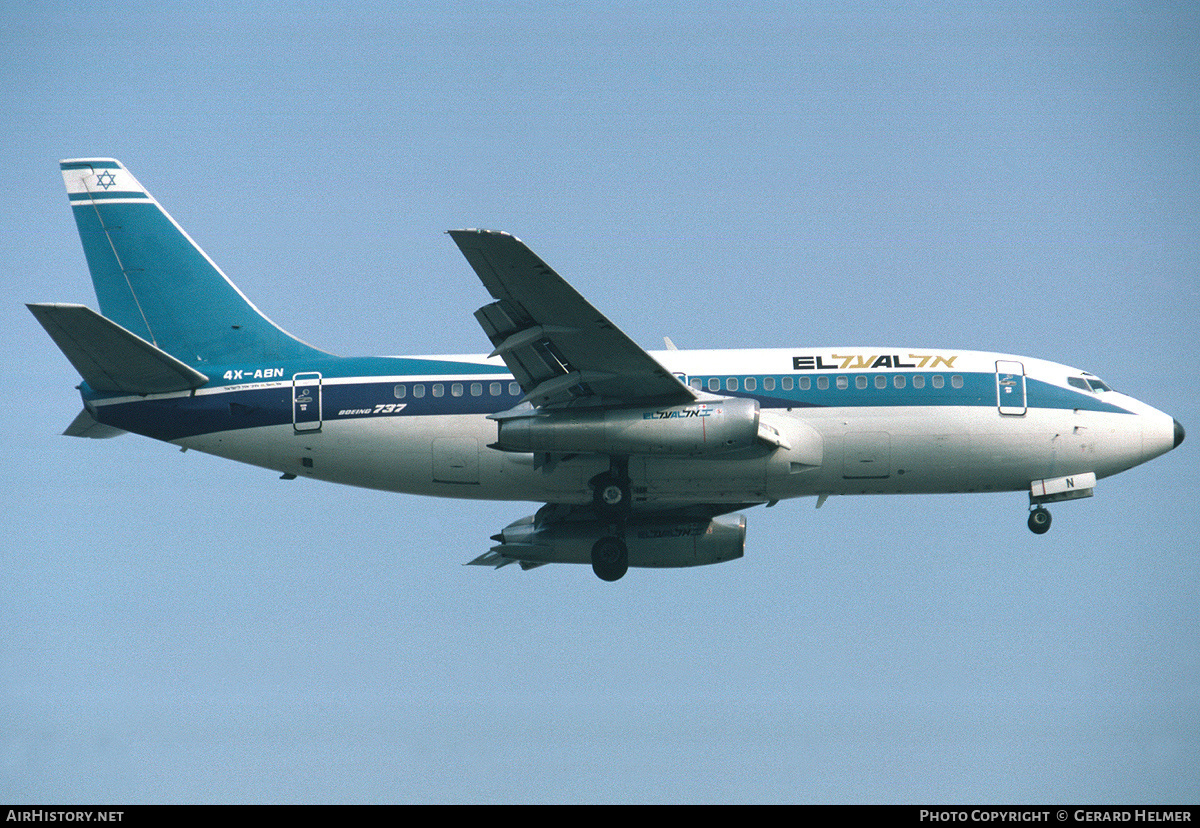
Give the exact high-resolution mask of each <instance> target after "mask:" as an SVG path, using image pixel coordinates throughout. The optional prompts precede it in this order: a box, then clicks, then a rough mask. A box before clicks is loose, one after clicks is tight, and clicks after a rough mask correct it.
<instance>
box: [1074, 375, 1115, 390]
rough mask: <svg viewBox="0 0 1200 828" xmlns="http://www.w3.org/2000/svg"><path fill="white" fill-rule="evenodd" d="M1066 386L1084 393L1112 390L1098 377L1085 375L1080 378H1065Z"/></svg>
mask: <svg viewBox="0 0 1200 828" xmlns="http://www.w3.org/2000/svg"><path fill="white" fill-rule="evenodd" d="M1067 385H1070V386H1071V387H1072V388H1081V389H1083V390H1084V391H1111V390H1112V389H1111V388H1109V387H1108V383H1106V382H1105V381H1104V380H1102V379H1100V378H1099V377H1094V376H1092V375H1091V374H1087V375H1085V376H1082V377H1067Z"/></svg>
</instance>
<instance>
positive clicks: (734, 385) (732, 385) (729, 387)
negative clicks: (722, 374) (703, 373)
mask: <svg viewBox="0 0 1200 828" xmlns="http://www.w3.org/2000/svg"><path fill="white" fill-rule="evenodd" d="M737 389H738V381H737V377H726V379H725V390H726V391H736V390H737Z"/></svg>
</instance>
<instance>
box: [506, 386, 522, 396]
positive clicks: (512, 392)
mask: <svg viewBox="0 0 1200 828" xmlns="http://www.w3.org/2000/svg"><path fill="white" fill-rule="evenodd" d="M508 393H509V396H512V397H519V396H521V383H519V382H510V383H509V384H508Z"/></svg>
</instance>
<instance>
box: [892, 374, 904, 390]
mask: <svg viewBox="0 0 1200 828" xmlns="http://www.w3.org/2000/svg"><path fill="white" fill-rule="evenodd" d="M892 384H893V385H895V386H896V387H897V388H903V387H904V374H896V377H895V379H894V380H893V381H892Z"/></svg>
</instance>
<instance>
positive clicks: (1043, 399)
mask: <svg viewBox="0 0 1200 828" xmlns="http://www.w3.org/2000/svg"><path fill="white" fill-rule="evenodd" d="M61 166H62V173H63V178H64V180H65V182H66V185H67V192H68V195H69V198H70V203H71V208H72V210H73V212H74V214H75V221H76V223H77V224H78V227H79V234H80V237H81V239H82V241H83V248H84V253H85V254H86V256H87V262H88V267H89V269H90V270H91V274H92V282H93V285H94V286H95V290H96V295H97V297H98V298H99V301H100V311H101V313H102V314H103V315H101V314H98V313H95V312H94V311H92V310H90V309H88V308H86V307H84V306H82V305H51V304H36V305H30V306H29V308H30V310H31V311H33V314H34V316H36V317H37V319H38V321H39V322H40V323H41V324H42V325H43V326H44V327H45V329H46V331H47V332H48V333H49V334H50V336H51V337H52V338H53V339H54V341H55V343H57V344H58V346H59V347H60V348H61V349H62V351H63V353H64V354H66V356H67V358H68V359H69V360H70V361H71V363H72V364H73V365H74V366H75V368H76V369H78V371H79V373H80V374H81V375H82V376H83V380H84V382H83V384H82V385H81V386H80V391H81V394H82V397H83V406H84V410H83V412H82V413H80V415H79V416H78V417H76V419H75V421H74V422H72V423H71V425H70V427H69V428H68V429H67V431H66V433H67V434H70V435H76V436H88V437H107V436H112V435H115V434H119V433H122V432H124V431H132V432H135V433H137V434H143V435H145V436H148V437H153V438H156V439H159V440H165V441H167V442H170V443H174V444H175V445H178V446H182V447H184V448H189V449H196V450H198V451H204V452H208V453H211V454H216V455H220V456H222V457H228V458H230V459H233V460H240V461H242V462H244V463H251V464H254V465H256V466H263V467H265V468H269V469H274V470H275V471H278V472H281V473H282V474H283V477H284V478H287V479H292V478H295V477H299V476H305V477H312V478H316V479H319V480H329V481H333V482H336V483H349V484H352V485H355V486H366V487H370V488H375V489H385V490H389V491H396V492H408V493H412V494H422V495H434V496H439V497H461V498H480V499H494V500H527V501H537V502H541V503H544V504H545V505H544V506H542V507H541V508H540V509H539V510H538V511H537V513H536V514H535V515H531V516H529V517H526V518H523V519H522V520H519V521H516V522H515V523H513V524H511V525H509V526H508V527H506V528H505V529H504V530H502V531H501V532H500V533H499V534H496V535H494V536H493V538H494V540H495V541H496V545H495V546H493V547H492V548H491V550H490V551H488V552H486V553H484V554H483V555H481V556H479V557H478V558H476V559H475V560H473V561H471V563H473V564H483V565H493V566H497V567H499V566H504V565H506V564H509V563H514V562H516V563H519V564H520V565H521V567H522V568H524V569H529V568H532V567H535V566H540V565H542V564H546V563H591V565H592V567H593V569H594V570H595V572H596V574H597V575H599V576H600V577H601V578H604V579H605V580H616V579H617V578H620V577H621V576H622V575H624V574H625V571H626V570H627V568H628V567H630V566H643V567H672V566H695V565H698V564H708V563H716V562H719V561H727V560H730V559H733V558H738V557H741V555H742V552H743V549H744V541H745V527H746V523H745V519H744V518H743V517H742V516H741V515H738V514H733V513H734V512H736V511H737V510H738V509H742V508H746V507H749V506H753V505H756V504H761V503H766V504H773V503H775V502H776V501H779V500H783V499H786V498H793V497H804V496H815V497H817V498H818V501H817V502H818V505H820V503H822V502H823V501H824V499H825V498H826V497H828V496H830V495H849V494H898V493H921V492H995V491H1025V492H1028V495H1029V503H1030V511H1029V528H1030V529H1032V530H1033V531H1034V532H1037V533H1042V532H1045V531H1046V530H1047V529H1049V527H1050V513H1049V512H1048V511H1046V509H1045V504H1046V503H1050V502H1053V501H1059V500H1070V499H1074V498H1079V497H1088V496H1090V495H1091V494H1092V492H1093V489H1094V487H1095V485H1096V481H1097V480H1099V479H1101V478H1103V477H1107V476H1108V475H1111V474H1116V473H1117V472H1120V471H1123V470H1125V469H1128V468H1131V467H1133V466H1136V465H1138V464H1139V463H1144V462H1146V461H1147V460H1150V459H1151V458H1153V457H1157V456H1158V455H1160V454H1163V453H1164V452H1167V451H1170V450H1171V449H1172V448H1174V447H1176V446H1178V445H1179V444H1180V442H1181V441H1182V440H1183V436H1184V432H1183V428H1182V427H1181V426H1180V424H1179V423H1178V422H1176V421H1175V420H1173V419H1172V418H1171V417H1170V416H1168V415H1166V414H1164V413H1162V412H1160V411H1157V410H1155V409H1153V408H1151V407H1150V406H1148V405H1146V404H1145V403H1142V402H1139V401H1138V400H1135V399H1132V398H1131V397H1128V396H1126V395H1124V394H1120V393H1117V392H1116V391H1113V390H1112V389H1111V388H1109V386H1108V385H1106V384H1105V383H1104V382H1102V381H1101V380H1100V379H1099V378H1098V377H1095V376H1093V375H1092V374H1089V373H1086V372H1084V371H1080V370H1077V369H1075V368H1069V367H1067V366H1065V365H1059V364H1056V363H1053V362H1046V361H1044V360H1040V359H1030V358H1026V357H1019V356H1010V355H1007V354H993V353H981V352H976V351H960V350H953V349H925V348H916V349H914V348H896V347H886V348H854V347H847V348H809V347H803V348H795V349H782V350H778V349H773V350H737V351H679V350H675V349H674V348H672V349H671V350H668V351H664V352H658V353H653V354H650V353H647V352H646V351H644V350H642V349H641V348H640V347H638V346H637V345H636V344H634V342H633V341H632V340H630V339H629V338H628V337H627V336H625V334H623V333H622V332H621V331H620V329H618V328H617V326H615V325H614V324H613V323H612V322H610V321H609V320H608V319H607V318H606V317H605V316H604V315H603V314H601V313H600V312H599V311H597V310H596V309H595V308H593V307H592V306H591V305H590V304H588V302H587V301H586V300H585V299H584V298H583V297H582V296H580V295H579V294H578V293H577V292H576V291H575V290H574V289H573V288H572V287H571V286H570V285H568V284H567V283H566V282H565V281H563V279H562V278H561V277H559V276H558V274H556V273H555V272H554V271H553V270H551V269H550V267H548V266H547V265H546V264H545V263H544V262H542V260H541V259H539V258H538V257H537V256H536V255H534V254H533V253H532V252H531V251H530V250H529V248H527V247H526V246H525V245H524V244H523V243H522V242H521V241H519V240H518V239H516V238H515V237H513V236H510V235H508V234H506V233H499V232H492V231H485V230H455V231H451V233H450V236H451V238H453V239H454V241H455V243H456V244H457V245H458V247H459V249H460V250H461V251H462V252H463V254H464V255H465V256H466V258H467V261H468V262H470V264H471V266H472V267H473V268H474V269H475V272H476V273H477V274H478V275H479V278H480V280H481V281H482V282H483V284H484V287H486V288H487V290H488V292H490V293H491V295H492V297H493V298H494V299H495V301H493V302H492V303H490V304H488V305H485V306H484V307H482V308H480V309H479V310H478V311H476V312H475V318H476V319H478V320H479V324H480V325H481V326H482V327H483V330H484V333H486V334H487V337H488V338H489V339H490V340H491V342H492V345H493V346H494V350H493V351H492V353H491V354H490V355H487V356H482V355H480V356H469V357H463V356H453V357H429V356H423V357H370V358H342V357H336V356H332V355H330V354H328V353H325V352H323V351H320V350H318V349H316V348H313V347H311V346H309V345H307V344H305V343H303V342H301V341H300V340H298V339H296V338H295V337H293V336H291V335H290V334H288V333H286V332H284V331H283V330H281V329H280V328H279V327H277V326H276V325H275V324H274V323H272V322H271V321H270V320H269V319H267V318H266V317H265V316H263V314H262V313H260V312H259V310H258V309H257V308H255V307H254V305H253V304H251V303H250V302H249V301H248V300H247V299H246V298H245V297H244V296H243V295H242V293H241V292H240V291H239V290H238V289H237V288H236V287H235V286H234V285H233V283H232V282H230V281H229V280H228V279H227V278H226V277H225V275H224V274H223V273H222V272H221V271H220V269H219V268H217V266H216V265H215V264H214V263H213V262H212V261H211V260H210V259H209V258H208V256H207V255H205V253H204V252H203V251H202V250H201V249H200V248H199V247H198V246H197V245H196V244H195V242H193V241H192V240H191V238H190V237H189V236H188V235H187V234H186V233H185V232H184V231H183V230H182V228H180V227H179V225H178V224H176V223H175V221H174V219H172V218H171V217H170V216H169V215H168V214H167V213H166V211H164V210H163V209H162V207H160V206H159V204H158V202H156V201H155V200H154V199H153V198H152V197H151V196H150V194H149V193H148V192H146V190H145V188H143V187H142V185H141V184H139V183H138V182H137V181H136V180H135V179H134V177H133V176H132V175H130V174H129V172H128V171H127V170H126V169H125V168H124V166H122V165H121V164H120V163H119V162H117V161H115V160H112V159H108V158H91V159H82V160H70V161H63V162H62V163H61ZM668 345H670V342H668Z"/></svg>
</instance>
